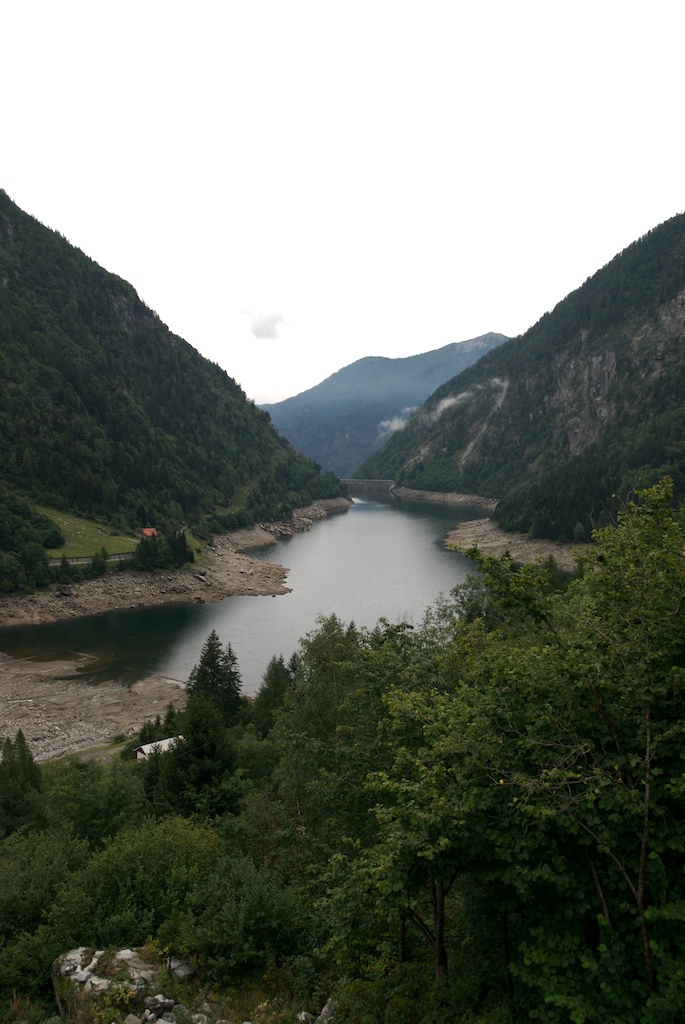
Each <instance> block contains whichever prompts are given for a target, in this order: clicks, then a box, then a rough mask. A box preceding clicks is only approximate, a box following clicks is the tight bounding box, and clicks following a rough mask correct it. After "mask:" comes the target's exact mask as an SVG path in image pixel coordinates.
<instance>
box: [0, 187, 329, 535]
mask: <svg viewBox="0 0 685 1024" xmlns="http://www.w3.org/2000/svg"><path fill="white" fill-rule="evenodd" d="M3 487H4V488H5V489H6V490H7V491H12V492H16V493H18V494H22V495H25V496H27V497H29V498H30V499H32V500H40V501H41V502H42V503H44V504H47V505H51V506H57V507H63V508H67V509H72V510H74V511H78V512H81V513H86V514H88V515H93V516H97V517H99V518H101V519H104V520H105V521H106V522H109V523H112V524H113V525H116V526H118V527H120V528H129V529H136V528H138V527H140V526H157V527H161V526H163V525H164V524H166V523H169V522H171V523H177V524H178V523H188V522H190V523H194V524H197V525H198V528H202V529H204V531H205V532H206V531H208V530H209V531H212V530H221V529H228V528H232V527H236V526H243V525H248V524H249V523H251V522H253V521H254V520H256V519H269V518H282V517H284V516H285V515H287V514H288V513H289V512H290V511H291V510H292V508H293V507H296V506H298V505H306V504H308V503H309V502H311V501H312V500H314V499H316V498H319V497H326V496H332V495H335V494H338V493H340V491H341V485H340V483H339V482H338V481H337V480H335V478H334V477H333V476H332V475H329V476H327V477H324V476H321V475H320V473H319V470H318V466H316V464H315V463H313V462H312V460H311V459H307V458H306V457H305V456H303V455H301V454H300V453H299V452H296V451H295V450H294V449H293V447H292V445H291V444H290V443H289V442H288V441H287V440H286V439H285V438H283V437H281V436H279V435H278V433H277V432H276V430H275V429H274V428H273V426H272V425H271V423H270V422H269V418H268V416H267V415H266V414H265V413H263V412H261V411H260V410H259V409H257V408H256V407H255V406H254V404H253V403H251V402H248V400H247V399H246V397H245V395H244V394H243V392H242V390H241V389H240V387H239V386H238V384H237V383H236V382H235V381H234V380H233V379H232V378H231V377H229V376H228V374H227V373H226V372H225V371H224V370H222V369H221V368H220V367H219V366H217V365H216V364H215V363H211V362H210V361H209V360H207V359H204V358H203V357H202V356H201V355H200V354H199V352H197V351H196V350H195V349H193V348H192V346H191V345H189V344H188V342H186V341H184V340H183V339H182V338H179V337H177V336H176V335H174V334H172V333H171V331H169V329H168V328H167V327H166V326H165V325H164V324H163V323H162V322H161V320H160V319H159V317H158V316H157V315H156V314H155V313H153V312H152V311H151V310H150V309H148V308H147V307H146V306H145V305H144V303H142V302H141V301H140V299H139V298H138V295H137V294H136V292H135V290H134V288H133V287H132V286H131V285H130V284H128V283H127V282H126V281H123V280H122V279H121V278H119V277H116V276H115V275H114V274H110V273H108V272H107V271H106V270H103V268H102V267H99V266H98V265H97V264H96V263H94V262H93V261H92V260H91V259H89V258H88V257H87V256H86V255H85V254H84V253H82V252H81V251H80V250H78V249H76V248H75V247H74V246H72V245H70V244H69V243H68V242H67V241H66V239H65V238H63V237H62V236H61V235H59V234H58V233H57V232H55V231H51V230H49V229H48V228H46V227H44V226H43V225H42V224H40V223H39V222H38V221H37V220H35V219H34V218H33V217H30V216H29V215H28V214H26V213H24V212H23V211H22V210H20V209H19V208H18V207H17V206H16V205H15V204H14V203H13V202H12V201H11V200H10V199H9V197H8V196H7V195H6V193H5V192H3V191H0V490H2V488H3ZM2 541H3V538H2V536H0V550H2Z"/></svg>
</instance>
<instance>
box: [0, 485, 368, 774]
mask: <svg viewBox="0 0 685 1024" xmlns="http://www.w3.org/2000/svg"><path fill="white" fill-rule="evenodd" d="M350 504H351V499H348V498H330V499H326V500H322V501H318V502H315V503H314V504H313V505H310V506H309V507H308V508H304V509H298V510H297V511H296V512H295V513H294V514H293V518H292V520H289V521H287V522H282V523H269V524H265V525H264V526H255V527H254V528H253V529H251V530H241V531H237V532H236V533H232V534H226V535H224V536H221V537H217V538H216V539H215V540H214V543H213V545H212V547H211V551H210V558H209V564H208V565H206V566H203V567H202V569H199V568H197V567H189V569H186V570H183V571H178V572H163V573H155V574H153V573H117V572H111V573H108V574H107V575H106V576H104V577H101V578H99V579H95V580H87V581H85V582H83V583H79V584H76V585H73V586H70V587H58V588H53V589H51V590H48V591H44V592H41V591H39V592H37V593H35V594H22V595H18V596H12V597H3V598H1V599H0V626H22V625H31V624H34V625H38V624H42V623H47V622H59V621H62V620H65V619H71V618H76V617H78V616H84V615H95V614H98V613H100V612H105V611H110V610H114V609H120V608H131V607H133V608H136V607H141V608H142V607H147V606H152V605H159V604H166V603H167V602H171V601H185V602H196V603H197V602H206V601H221V600H222V599H223V598H224V597H230V596H231V595H233V594H241V595H255V596H261V595H269V594H273V595H276V594H287V593H289V588H288V587H287V586H286V582H285V581H286V577H287V572H288V570H287V569H285V568H284V567H283V566H282V565H277V564H274V563H271V562H262V561H259V560H257V559H256V558H252V557H250V555H249V554H246V553H245V551H246V549H249V548H256V547H263V546H265V545H268V544H275V543H276V542H277V540H278V538H279V537H283V536H287V535H289V534H293V533H299V532H302V531H304V530H308V529H309V527H310V526H311V525H312V522H313V521H314V520H315V519H319V518H321V517H323V516H326V515H329V514H330V513H333V512H339V511H346V510H347V509H348V508H349V506H350ZM78 667H79V664H78V663H74V662H51V663H41V662H34V661H29V660H26V661H21V660H15V659H12V658H9V657H8V656H6V655H3V654H0V740H2V738H3V737H4V736H14V735H15V734H16V732H17V730H18V729H21V730H22V732H23V733H24V736H25V737H26V740H27V743H28V745H29V747H30V749H31V751H32V753H33V755H34V757H35V758H36V760H38V761H44V760H51V759H53V758H56V757H62V756H64V755H65V754H73V753H77V752H79V751H83V750H86V749H89V750H92V751H94V752H96V756H100V757H102V758H103V759H105V758H106V757H107V751H106V747H107V745H108V743H109V742H111V740H112V739H113V738H114V737H115V736H117V735H123V736H132V735H134V734H135V733H136V732H137V730H138V729H139V728H140V726H141V725H142V724H143V723H144V722H145V721H146V720H147V719H150V718H152V719H154V718H155V717H156V716H157V715H161V716H162V717H163V716H164V711H165V709H166V707H167V705H168V704H170V703H172V704H174V705H181V704H183V701H184V694H185V690H184V684H183V681H181V680H177V679H168V678H165V677H163V676H149V677H147V678H146V679H141V680H139V681H138V682H136V683H133V684H132V685H126V684H122V683H120V682H118V681H116V680H113V681H110V682H107V683H101V684H99V685H98V686H97V687H94V686H91V685H90V684H89V683H87V682H84V681H83V680H81V679H78V678H74V677H75V675H76V673H77V670H78ZM97 748H102V749H101V750H97Z"/></svg>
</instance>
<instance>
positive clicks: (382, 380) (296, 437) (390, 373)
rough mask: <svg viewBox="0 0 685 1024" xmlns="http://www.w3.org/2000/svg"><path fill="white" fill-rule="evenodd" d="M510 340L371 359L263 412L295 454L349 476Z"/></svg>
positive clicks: (489, 337)
mask: <svg viewBox="0 0 685 1024" xmlns="http://www.w3.org/2000/svg"><path fill="white" fill-rule="evenodd" d="M506 340H507V339H506V338H505V336H504V335H503V334H484V335H482V337H479V338H471V339H470V340H469V341H461V342H455V343H453V344H452V345H445V346H444V347H443V348H439V349H435V350H434V351H432V352H424V353H422V354H421V355H416V356H408V357H407V358H404V359H388V358H385V357H383V356H368V357H367V358H365V359H358V360H357V361H356V362H355V363H351V364H350V365H349V366H345V367H343V368H342V370H338V372H337V373H334V374H332V376H330V377H327V378H326V380H324V381H322V382H321V384H317V386H316V387H314V388H310V390H309V391H304V392H303V393H302V394H300V395H295V396H294V397H293V398H287V399H286V400H285V401H284V402H278V403H277V404H275V405H264V406H262V408H263V409H265V410H266V411H267V412H268V413H269V415H270V416H271V419H272V420H273V422H274V424H275V425H276V426H277V427H278V429H279V430H280V431H281V433H283V434H284V435H285V436H286V437H287V438H288V439H289V440H290V441H292V443H293V444H294V445H295V447H296V448H298V449H299V450H300V451H303V452H305V453H306V454H307V455H309V456H311V457H312V458H313V459H316V461H317V462H318V463H320V464H321V465H322V466H324V467H325V468H326V469H331V470H333V471H334V472H335V473H337V474H338V475H339V476H343V477H344V476H350V475H351V474H352V473H353V471H354V470H355V469H356V468H357V467H358V466H359V465H360V464H361V463H362V462H363V461H364V459H365V458H367V456H368V455H370V454H371V453H372V452H373V451H375V450H376V448H378V446H379V445H380V444H382V443H383V441H384V440H385V439H386V438H387V437H389V436H390V435H391V434H392V433H393V432H394V431H395V430H397V429H399V428H400V427H401V426H403V425H404V423H405V421H406V419H407V417H408V416H409V414H410V412H411V411H412V410H413V409H414V408H415V407H416V406H417V405H420V404H421V402H423V401H425V399H426V398H427V397H428V396H429V395H430V394H431V392H433V391H434V390H435V388H436V387H438V386H439V385H440V384H442V383H443V382H444V381H446V380H449V378H450V377H453V376H454V375H455V374H456V373H459V372H460V371H461V370H464V369H466V367H467V366H471V364H472V363H474V362H475V361H476V360H477V359H480V357H481V356H482V355H484V354H485V353H486V352H489V351H490V350H491V349H492V348H495V347H496V346H497V345H501V344H502V342H503V341H506Z"/></svg>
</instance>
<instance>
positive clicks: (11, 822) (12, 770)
mask: <svg viewBox="0 0 685 1024" xmlns="http://www.w3.org/2000/svg"><path fill="white" fill-rule="evenodd" d="M40 789H41V775H40V769H39V767H38V765H37V764H36V763H35V762H34V760H33V757H32V755H31V751H30V750H29V748H28V744H27V743H26V740H25V738H24V734H23V732H22V731H21V729H20V730H19V731H18V732H17V734H16V736H15V737H14V740H11V739H10V738H9V736H8V737H7V738H6V739H5V741H4V742H3V743H2V746H1V747H0V837H3V836H7V835H9V834H10V832H14V831H15V829H18V828H21V826H22V825H26V824H28V822H30V821H31V820H32V819H33V818H34V817H35V813H36V797H37V795H38V793H39V792H40Z"/></svg>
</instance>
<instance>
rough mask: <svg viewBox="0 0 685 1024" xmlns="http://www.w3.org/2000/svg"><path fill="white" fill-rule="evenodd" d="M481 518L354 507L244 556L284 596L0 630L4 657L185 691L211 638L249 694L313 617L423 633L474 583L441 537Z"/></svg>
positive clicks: (411, 508) (431, 508)
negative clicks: (161, 680)
mask: <svg viewBox="0 0 685 1024" xmlns="http://www.w3.org/2000/svg"><path fill="white" fill-rule="evenodd" d="M484 515H485V513H484V511H483V509H482V508H479V507H476V506H459V505H448V504H444V503H433V502H423V501H406V500H402V499H398V498H393V497H391V496H389V495H388V496H381V497H377V496H374V497H368V498H367V497H364V498H355V499H354V504H353V505H352V506H351V507H350V508H349V509H348V510H347V511H346V512H338V513H335V514H333V515H331V516H328V517H327V518H325V519H320V520H317V521H316V522H315V523H314V524H313V525H312V528H311V530H309V531H308V532H306V533H299V534H295V535H294V536H292V537H288V538H286V539H284V540H281V541H278V542H276V543H274V544H271V545H269V546H268V547H264V548H260V549H258V550H253V551H251V552H250V554H252V555H253V556H254V557H256V558H261V559H264V560H265V561H270V562H278V563H279V564H281V565H284V566H286V567H287V568H288V578H287V580H286V585H287V586H288V587H290V588H291V593H289V594H285V595H279V596H277V597H228V598H225V599H224V600H223V601H220V602H218V603H216V604H204V605H198V604H167V605H161V606H159V607H157V608H142V609H127V610H123V611H118V612H107V613H105V614H102V615H93V616H88V617H86V618H81V619H74V620H69V621H66V622H58V623H53V624H49V625H45V626H25V627H16V628H8V629H2V630H0V651H2V652H3V653H4V654H8V655H10V656H11V657H13V658H34V659H39V660H41V661H45V660H49V661H54V660H62V659H75V658H76V657H77V656H79V655H84V654H85V655H88V657H89V658H90V659H92V660H91V661H89V663H88V665H87V667H86V668H80V669H79V670H78V675H79V676H80V677H83V676H86V677H87V678H88V679H90V680H92V682H93V683H97V682H99V681H102V680H105V679H121V680H125V681H128V682H133V681H135V680H136V679H141V678H143V677H144V676H148V675H153V674H159V675H163V676H167V677H168V678H171V679H177V680H180V681H185V680H187V678H188V675H189V674H190V671H191V669H192V668H193V666H194V665H195V664H196V663H197V662H198V660H199V658H200V652H201V650H202V647H203V644H204V642H205V640H206V639H207V636H208V635H209V633H210V631H211V630H212V629H215V630H216V631H217V633H218V634H219V637H220V638H221V640H222V642H223V643H224V644H226V643H229V642H230V644H231V646H232V648H233V650H234V652H235V654H236V657H237V659H238V666H239V668H240V672H241V676H242V680H243V692H244V693H245V694H253V693H256V692H257V690H258V689H259V687H260V685H261V681H262V676H263V674H264V670H265V669H266V667H267V665H268V663H269V661H270V660H271V658H272V657H273V655H279V654H282V655H283V657H284V658H285V660H286V661H287V660H288V659H289V658H290V656H291V654H293V652H294V651H296V650H297V647H298V642H299V639H300V638H301V637H303V636H305V635H306V634H307V633H309V632H311V631H313V630H315V629H316V627H317V618H318V617H319V616H322V615H330V614H333V613H335V614H336V615H337V616H338V618H339V619H341V620H342V621H343V622H345V623H349V622H352V621H353V622H354V623H355V624H356V625H357V626H368V627H372V626H374V625H375V624H376V622H377V621H378V620H379V619H380V618H385V619H387V620H388V621H389V622H400V621H407V622H413V623H419V622H421V620H422V619H423V616H424V613H425V611H426V609H427V608H428V607H429V606H430V605H432V604H433V603H434V601H435V600H436V599H437V598H438V596H439V595H440V594H443V595H445V596H447V595H448V594H449V593H450V591H451V590H452V589H453V588H454V587H455V586H457V584H459V583H462V582H463V581H464V580H465V579H466V577H467V575H469V574H473V573H474V572H475V571H476V569H475V566H474V563H473V562H472V561H471V560H470V559H468V558H466V557H465V556H464V555H462V554H460V553H459V552H456V551H450V550H447V549H446V548H445V547H444V540H445V536H446V534H447V533H448V532H449V530H450V529H452V528H453V527H454V526H455V525H456V524H457V523H458V522H461V521H463V520H468V519H482V518H483V517H484ZM75 674H76V669H75Z"/></svg>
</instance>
